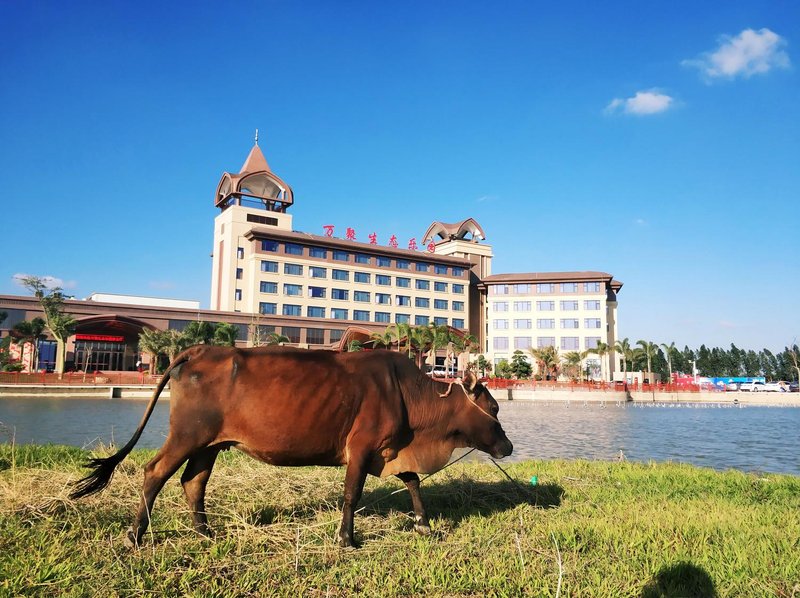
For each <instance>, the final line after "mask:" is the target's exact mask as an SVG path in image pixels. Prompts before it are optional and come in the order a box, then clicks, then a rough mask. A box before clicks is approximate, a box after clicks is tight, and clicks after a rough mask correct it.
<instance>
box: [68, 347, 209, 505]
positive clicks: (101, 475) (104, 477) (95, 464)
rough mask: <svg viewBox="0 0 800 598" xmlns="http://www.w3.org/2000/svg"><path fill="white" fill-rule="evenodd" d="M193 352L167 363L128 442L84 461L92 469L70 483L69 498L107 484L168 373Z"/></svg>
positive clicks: (138, 432)
mask: <svg viewBox="0 0 800 598" xmlns="http://www.w3.org/2000/svg"><path fill="white" fill-rule="evenodd" d="M195 353H196V351H193V350H192V349H189V350H187V351H184V352H183V353H181V354H180V355H178V356H177V357H176V358H175V361H173V362H172V363H171V364H170V365H169V367H168V368H167V371H166V372H164V375H163V376H162V377H161V381H160V382H159V383H158V386H157V387H156V390H155V392H153V396H152V398H151V399H150V402H149V403H148V404H147V409H146V410H145V412H144V415H143V416H142V421H140V422H139V427H138V428H136V432H134V434H133V437H132V438H131V439H130V440H129V441H128V444H126V445H125V446H123V447H122V448H121V449H120V450H119V451H117V452H116V453H114V454H113V455H111V456H110V457H105V458H95V459H89V461H87V462H86V464H85V467H88V468H91V469H92V470H93V471H92V473H90V474H89V475H87V476H86V477H85V478H82V479H80V480H78V481H77V482H74V483H73V484H72V485H73V487H74V488H75V490H73V491H72V493H70V495H69V497H70V498H71V499H73V500H74V499H78V498H83V497H84V496H89V495H90V494H94V493H96V492H100V491H101V490H103V489H104V488H105V487H106V486H108V484H109V482H111V478H112V476H113V475H114V470H115V469H116V467H117V465H119V464H120V463H121V462H122V460H123V459H124V458H125V457H127V456H128V453H130V452H131V451H132V450H133V447H134V446H135V445H136V443H137V442H139V437H140V436H141V435H142V432H143V431H144V427H145V426H146V425H147V420H149V419H150V415H151V414H152V413H153V409H154V408H155V406H156V403H157V402H158V397H159V396H160V395H161V392H162V391H163V390H164V387H166V386H167V383H168V382H169V378H170V374H171V373H172V371H173V370H174V369H175V368H177V367H178V366H180V365H182V364H184V363H186V362H187V361H189V359H190V358H192V357H194V356H195Z"/></svg>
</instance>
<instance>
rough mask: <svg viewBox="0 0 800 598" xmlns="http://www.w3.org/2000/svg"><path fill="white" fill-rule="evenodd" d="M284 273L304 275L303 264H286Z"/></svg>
mask: <svg viewBox="0 0 800 598" xmlns="http://www.w3.org/2000/svg"><path fill="white" fill-rule="evenodd" d="M283 273H284V274H291V275H292V276H302V275H303V266H301V265H300V264H284V265H283Z"/></svg>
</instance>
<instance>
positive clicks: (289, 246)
mask: <svg viewBox="0 0 800 598" xmlns="http://www.w3.org/2000/svg"><path fill="white" fill-rule="evenodd" d="M283 251H284V253H288V254H289V255H303V246H302V245H298V244H297V243H285V244H284V246H283Z"/></svg>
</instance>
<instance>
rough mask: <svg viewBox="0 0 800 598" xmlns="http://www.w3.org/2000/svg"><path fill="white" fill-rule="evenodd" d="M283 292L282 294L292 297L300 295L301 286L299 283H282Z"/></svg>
mask: <svg viewBox="0 0 800 598" xmlns="http://www.w3.org/2000/svg"><path fill="white" fill-rule="evenodd" d="M283 294H284V295H291V296H292V297H302V296H303V286H302V285H299V284H284V285H283Z"/></svg>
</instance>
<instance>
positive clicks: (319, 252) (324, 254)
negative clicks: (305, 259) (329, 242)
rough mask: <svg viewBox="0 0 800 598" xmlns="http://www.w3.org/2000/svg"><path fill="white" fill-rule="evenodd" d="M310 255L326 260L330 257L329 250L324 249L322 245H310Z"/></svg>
mask: <svg viewBox="0 0 800 598" xmlns="http://www.w3.org/2000/svg"><path fill="white" fill-rule="evenodd" d="M308 255H309V256H310V257H318V258H322V259H323V260H324V259H327V258H328V250H327V249H323V248H322V247H309V248H308Z"/></svg>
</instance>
